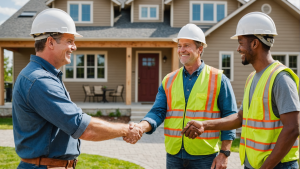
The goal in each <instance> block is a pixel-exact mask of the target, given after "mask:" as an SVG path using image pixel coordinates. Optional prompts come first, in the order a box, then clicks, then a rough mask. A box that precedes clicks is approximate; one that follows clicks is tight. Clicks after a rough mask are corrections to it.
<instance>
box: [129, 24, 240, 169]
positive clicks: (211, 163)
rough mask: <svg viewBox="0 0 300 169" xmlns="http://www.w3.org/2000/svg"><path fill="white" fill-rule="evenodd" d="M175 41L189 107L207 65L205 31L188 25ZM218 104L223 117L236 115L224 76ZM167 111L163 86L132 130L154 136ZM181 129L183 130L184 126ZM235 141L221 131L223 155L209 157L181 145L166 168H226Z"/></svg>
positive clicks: (233, 101)
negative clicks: (187, 149) (193, 92)
mask: <svg viewBox="0 0 300 169" xmlns="http://www.w3.org/2000/svg"><path fill="white" fill-rule="evenodd" d="M176 42H177V43H178V51H177V52H178V55H179V59H180V62H181V63H182V64H183V65H184V68H183V71H182V74H178V76H182V78H183V82H182V83H183V90H184V97H185V107H186V106H187V103H188V101H189V96H190V93H191V91H192V89H193V88H196V87H201V86H194V84H195V82H196V81H197V79H198V77H199V76H200V74H201V72H203V69H204V67H205V63H204V61H203V60H201V56H202V54H203V47H206V46H207V45H206V43H205V36H204V34H203V32H202V30H201V29H200V28H199V27H197V26H196V25H194V24H188V25H186V26H184V27H183V28H182V29H181V30H180V32H179V34H178V39H176ZM190 99H191V98H190ZM192 99H194V98H192ZM217 105H218V108H219V109H220V114H221V117H226V116H229V115H231V114H234V113H236V112H237V106H236V100H235V96H234V93H233V90H232V87H231V84H230V81H229V79H228V78H227V77H226V76H225V75H223V74H222V79H221V87H220V93H219V96H218V99H217ZM167 109H169V105H168V104H167V96H166V91H165V89H164V87H163V85H161V86H160V87H159V89H158V94H157V96H156V100H155V103H154V105H153V107H152V109H151V110H150V112H149V113H148V114H147V115H146V116H145V117H144V118H143V119H142V121H141V122H140V123H139V124H135V125H132V126H131V127H132V128H133V127H134V126H140V127H141V128H142V129H143V131H144V132H146V133H147V134H152V133H153V132H154V131H155V130H156V128H157V127H158V126H159V125H160V124H162V122H163V121H164V120H165V118H166V114H167ZM176 118H178V117H176ZM181 118H182V117H181ZM183 118H184V117H183ZM182 127H184V125H183V124H182ZM165 129H166V128H165ZM165 134H166V133H165ZM234 139H235V130H229V131H221V141H222V146H221V152H222V153H220V154H218V153H213V154H208V155H190V154H189V153H188V152H187V151H186V149H185V147H184V144H183V143H182V145H181V149H180V151H179V152H178V153H177V154H175V155H171V154H169V153H167V164H166V165H167V168H168V169H174V168H176V169H183V168H191V169H195V168H202V169H207V168H217V169H220V168H222V169H223V168H226V167H227V162H228V158H227V157H228V156H229V155H230V147H231V144H232V140H234ZM124 140H125V141H127V142H130V143H135V142H136V141H137V140H134V139H132V138H129V137H124ZM166 144H167V143H166ZM168 144H169V143H168Z"/></svg>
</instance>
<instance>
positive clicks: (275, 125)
mask: <svg viewBox="0 0 300 169" xmlns="http://www.w3.org/2000/svg"><path fill="white" fill-rule="evenodd" d="M245 124H246V118H243V127H245V126H246V125H245ZM247 127H249V128H254V129H263V130H274V129H279V128H282V127H283V124H282V122H281V121H280V120H270V121H265V120H254V119H248V122H247Z"/></svg>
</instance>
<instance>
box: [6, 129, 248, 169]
mask: <svg viewBox="0 0 300 169" xmlns="http://www.w3.org/2000/svg"><path fill="white" fill-rule="evenodd" d="M0 146H8V147H14V141H13V132H12V130H0ZM81 150H82V153H87V154H97V155H103V156H107V157H113V158H118V159H122V160H126V161H130V162H133V163H136V164H139V165H141V166H143V167H144V168H145V169H165V166H166V151H165V145H164V136H163V129H162V128H158V129H157V131H155V133H154V134H152V135H146V134H144V136H143V137H142V139H141V140H140V141H139V142H138V143H136V144H135V145H132V144H128V143H126V142H124V141H123V140H122V138H116V139H113V140H108V141H102V142H91V141H82V147H81ZM79 157H80V156H79ZM228 169H243V167H242V166H241V165H240V159H239V154H238V153H232V155H231V156H230V158H229V163H228Z"/></svg>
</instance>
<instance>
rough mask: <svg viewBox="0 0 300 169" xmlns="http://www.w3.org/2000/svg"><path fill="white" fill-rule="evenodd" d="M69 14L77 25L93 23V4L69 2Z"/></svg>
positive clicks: (89, 2) (90, 2) (88, 2)
mask: <svg viewBox="0 0 300 169" xmlns="http://www.w3.org/2000/svg"><path fill="white" fill-rule="evenodd" d="M68 13H69V14H70V16H71V18H72V19H73V20H74V22H75V23H93V2H92V1H82V2H81V1H68Z"/></svg>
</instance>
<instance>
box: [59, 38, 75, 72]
mask: <svg viewBox="0 0 300 169" xmlns="http://www.w3.org/2000/svg"><path fill="white" fill-rule="evenodd" d="M53 46H54V49H55V50H54V51H53V52H54V57H55V62H56V63H57V64H58V65H60V67H61V66H63V65H66V64H69V63H71V53H72V52H73V51H75V50H76V45H75V38H74V35H72V34H63V37H62V38H61V39H60V40H59V41H57V42H56V41H54V44H53Z"/></svg>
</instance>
